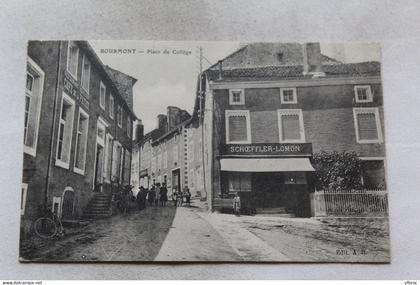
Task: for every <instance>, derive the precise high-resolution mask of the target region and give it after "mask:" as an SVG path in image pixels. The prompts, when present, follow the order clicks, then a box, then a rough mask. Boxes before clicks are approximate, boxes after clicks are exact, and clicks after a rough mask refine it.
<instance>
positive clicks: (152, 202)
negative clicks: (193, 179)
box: [136, 183, 191, 210]
mask: <svg viewBox="0 0 420 285" xmlns="http://www.w3.org/2000/svg"><path fill="white" fill-rule="evenodd" d="M139 189H140V190H139V192H138V194H137V198H136V201H137V205H138V208H139V210H143V209H145V208H146V204H147V203H149V206H163V207H164V206H166V204H167V202H168V188H167V187H166V184H165V183H162V184H160V183H156V184H154V185H153V186H152V187H151V188H150V190H149V189H146V188H144V187H143V186H140V188H139ZM172 200H173V201H174V205H175V207H181V206H183V204H184V202H185V203H186V205H188V206H190V202H191V193H190V190H189V189H188V187H185V188H184V191H180V190H178V189H174V191H173V192H172Z"/></svg>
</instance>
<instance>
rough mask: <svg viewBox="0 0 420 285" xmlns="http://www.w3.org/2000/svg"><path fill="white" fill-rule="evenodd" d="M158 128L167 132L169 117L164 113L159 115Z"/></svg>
mask: <svg viewBox="0 0 420 285" xmlns="http://www.w3.org/2000/svg"><path fill="white" fill-rule="evenodd" d="M157 129H159V130H161V131H163V132H165V133H166V132H167V131H168V118H167V117H166V115H164V114H159V115H157Z"/></svg>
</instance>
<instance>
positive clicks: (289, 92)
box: [280, 88, 297, 104]
mask: <svg viewBox="0 0 420 285" xmlns="http://www.w3.org/2000/svg"><path fill="white" fill-rule="evenodd" d="M280 102H281V104H296V103H297V95H296V88H280Z"/></svg>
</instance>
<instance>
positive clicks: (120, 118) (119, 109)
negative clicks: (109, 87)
mask: <svg viewBox="0 0 420 285" xmlns="http://www.w3.org/2000/svg"><path fill="white" fill-rule="evenodd" d="M122 121H123V113H122V107H121V105H118V107H117V125H118V127H120V128H122Z"/></svg>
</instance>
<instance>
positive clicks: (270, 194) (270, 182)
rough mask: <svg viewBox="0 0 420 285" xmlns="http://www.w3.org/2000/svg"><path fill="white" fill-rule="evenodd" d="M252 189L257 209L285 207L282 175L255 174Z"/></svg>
mask: <svg viewBox="0 0 420 285" xmlns="http://www.w3.org/2000/svg"><path fill="white" fill-rule="evenodd" d="M252 188H253V189H252V191H253V194H254V199H255V202H256V205H255V206H256V208H277V207H283V206H284V193H283V192H284V191H283V177H282V175H281V173H277V172H262V173H254V175H253V182H252Z"/></svg>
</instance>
